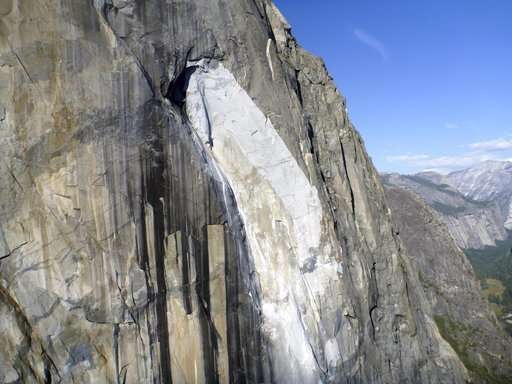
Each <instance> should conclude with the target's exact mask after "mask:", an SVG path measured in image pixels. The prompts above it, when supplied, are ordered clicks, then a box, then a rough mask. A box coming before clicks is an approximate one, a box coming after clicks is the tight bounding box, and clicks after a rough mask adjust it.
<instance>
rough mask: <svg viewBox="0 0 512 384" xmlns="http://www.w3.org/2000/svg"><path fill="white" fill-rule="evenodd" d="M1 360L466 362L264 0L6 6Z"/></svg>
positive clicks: (79, 371)
mask: <svg viewBox="0 0 512 384" xmlns="http://www.w3.org/2000/svg"><path fill="white" fill-rule="evenodd" d="M0 85H1V86H0V150H1V153H2V155H3V156H2V161H1V162H0V185H1V186H2V190H1V192H2V193H1V194H0V225H1V226H0V252H1V253H0V256H2V258H1V260H0V274H1V275H0V276H1V280H0V282H1V291H0V293H1V294H0V316H1V322H0V324H1V325H0V336H1V339H2V340H3V341H4V345H5V347H3V348H1V349H0V382H5V383H9V382H28V383H30V382H47V383H49V382H62V383H70V382H81V383H163V382H173V383H189V382H198V383H201V382H208V383H212V382H228V381H229V382H232V383H298V382H302V383H318V382H325V383H328V382H333V383H334V382H336V383H399V382H400V383H463V382H464V380H465V379H466V378H467V377H468V376H467V372H466V370H465V368H464V366H463V364H462V363H461V361H460V359H459V358H458V357H457V356H456V354H455V352H454V351H453V349H452V348H451V347H450V346H449V345H448V344H447V343H446V342H445V341H444V340H443V339H442V338H441V337H440V334H439V332H438V329H437V327H436V324H435V323H434V320H433V318H432V312H431V308H430V306H429V304H428V301H427V300H426V299H425V297H424V293H423V290H422V289H421V286H420V284H419V281H418V278H417V275H416V274H415V273H414V270H413V269H412V267H411V265H409V262H408V259H407V258H405V257H404V253H403V252H402V250H401V249H400V243H399V240H398V239H397V238H396V237H395V236H394V234H393V231H392V225H391V220H390V216H389V212H388V209H387V206H386V203H385V197H384V191H383V189H382V186H381V184H380V181H379V179H378V176H377V173H376V171H375V169H374V168H373V166H372V164H371V162H370V160H369V159H368V156H367V155H366V152H365V150H364V145H363V143H362V140H361V138H360V137H359V135H358V134H357V132H356V131H355V130H354V128H353V127H352V125H351V123H350V121H349V119H348V116H347V114H346V109H345V102H344V99H343V98H342V96H341V95H340V94H339V93H338V91H337V90H336V88H335V87H334V85H333V83H332V81H331V79H330V77H329V75H328V74H327V72H326V70H325V67H324V66H323V64H322V62H321V60H319V59H317V58H314V57H312V56H311V55H309V54H307V53H306V52H304V51H303V50H302V49H301V48H300V47H298V46H297V44H296V42H295V40H294V39H293V38H292V36H291V34H290V27H289V25H288V24H287V23H286V21H285V20H284V18H283V17H282V15H281V14H280V13H279V12H278V11H277V9H276V8H275V7H274V6H273V4H272V3H271V2H269V1H264V0H237V1H234V0H195V1H178V0H154V1H143V0H124V1H120V0H94V1H92V0H91V1H86V0H45V1H36V0H8V1H2V3H1V6H0Z"/></svg>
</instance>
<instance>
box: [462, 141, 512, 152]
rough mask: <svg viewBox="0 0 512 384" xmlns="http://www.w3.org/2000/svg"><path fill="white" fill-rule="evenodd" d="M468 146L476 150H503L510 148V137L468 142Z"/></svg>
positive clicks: (511, 142) (511, 143)
mask: <svg viewBox="0 0 512 384" xmlns="http://www.w3.org/2000/svg"><path fill="white" fill-rule="evenodd" d="M469 148H471V149H474V150H478V151H503V150H506V149H512V138H499V139H495V140H489V141H481V142H478V143H472V144H469Z"/></svg>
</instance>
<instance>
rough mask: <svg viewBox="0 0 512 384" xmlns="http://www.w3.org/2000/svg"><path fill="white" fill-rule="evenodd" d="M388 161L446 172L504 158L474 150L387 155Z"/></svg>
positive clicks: (419, 168)
mask: <svg viewBox="0 0 512 384" xmlns="http://www.w3.org/2000/svg"><path fill="white" fill-rule="evenodd" d="M386 160H387V161H388V162H394V163H401V164H402V165H407V166H410V167H413V168H415V169H416V170H437V171H439V172H441V173H447V172H450V171H454V170H457V169H461V168H468V167H471V166H473V165H475V164H478V163H481V162H482V161H486V160H505V159H498V158H496V157H495V156H492V155H490V154H486V153H481V152H474V153H466V154H462V155H460V156H437V157H436V156H428V155H400V156H388V157H387V158H386Z"/></svg>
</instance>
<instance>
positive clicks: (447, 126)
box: [444, 123, 460, 129]
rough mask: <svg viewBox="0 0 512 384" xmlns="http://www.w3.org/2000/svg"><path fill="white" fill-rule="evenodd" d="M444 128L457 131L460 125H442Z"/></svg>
mask: <svg viewBox="0 0 512 384" xmlns="http://www.w3.org/2000/svg"><path fill="white" fill-rule="evenodd" d="M444 126H445V128H447V129H459V128H460V125H459V124H456V123H444Z"/></svg>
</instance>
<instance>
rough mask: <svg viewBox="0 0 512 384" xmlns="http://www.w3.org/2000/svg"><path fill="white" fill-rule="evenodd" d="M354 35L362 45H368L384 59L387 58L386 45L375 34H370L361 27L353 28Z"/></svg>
mask: <svg viewBox="0 0 512 384" xmlns="http://www.w3.org/2000/svg"><path fill="white" fill-rule="evenodd" d="M352 32H353V34H354V36H355V37H356V39H357V40H359V41H360V42H361V43H363V44H364V45H366V46H368V47H370V48H371V49H373V50H374V51H376V52H377V53H378V54H379V55H380V56H381V57H382V58H383V59H384V60H388V59H389V56H390V54H389V52H388V49H387V48H386V46H385V45H384V44H383V43H382V42H381V41H380V40H379V39H377V38H376V37H375V36H372V35H371V34H369V33H368V32H366V31H364V30H362V29H357V28H356V29H354V30H353V31H352Z"/></svg>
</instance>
